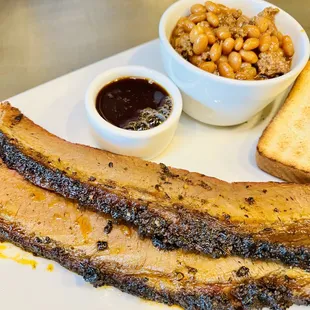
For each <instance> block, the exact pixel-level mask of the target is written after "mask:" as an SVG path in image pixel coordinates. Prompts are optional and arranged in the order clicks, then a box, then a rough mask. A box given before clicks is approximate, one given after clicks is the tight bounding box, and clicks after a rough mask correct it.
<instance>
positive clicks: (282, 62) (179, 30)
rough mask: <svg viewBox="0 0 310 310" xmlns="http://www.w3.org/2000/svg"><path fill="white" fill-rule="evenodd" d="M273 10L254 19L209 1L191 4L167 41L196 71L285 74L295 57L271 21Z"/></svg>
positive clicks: (251, 75)
mask: <svg viewBox="0 0 310 310" xmlns="http://www.w3.org/2000/svg"><path fill="white" fill-rule="evenodd" d="M278 12H279V10H278V9H275V8H272V7H269V8H266V9H265V10H264V11H263V12H261V13H259V14H258V15H257V16H255V17H253V18H249V17H247V16H245V15H243V14H242V11H241V10H237V9H234V8H229V7H227V6H225V5H223V4H220V3H215V2H213V1H206V2H205V3H197V4H194V5H192V6H191V7H190V12H189V14H188V16H183V17H181V18H180V19H179V20H178V22H177V24H176V26H175V28H174V30H173V32H172V36H171V44H172V46H173V47H174V48H175V50H176V51H177V52H178V53H179V54H181V55H182V57H184V58H185V59H187V60H188V61H190V62H191V63H192V64H193V65H195V66H197V67H199V68H200V69H202V70H204V71H206V72H209V73H213V74H216V75H220V76H223V77H226V78H231V79H239V80H254V79H256V80H260V79H268V78H273V77H276V76H279V75H282V74H285V73H287V72H288V71H289V70H290V67H291V61H292V57H293V56H294V53H295V49H294V44H293V41H292V39H291V37H290V36H288V35H285V34H282V32H281V31H280V30H279V29H278V28H277V27H276V25H275V15H276V14H277V13H278Z"/></svg>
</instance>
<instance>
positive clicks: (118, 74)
mask: <svg viewBox="0 0 310 310" xmlns="http://www.w3.org/2000/svg"><path fill="white" fill-rule="evenodd" d="M129 76H130V77H140V78H147V79H150V80H152V81H154V82H156V83H157V84H159V85H161V86H162V87H163V88H164V89H166V90H167V92H168V93H169V95H170V96H171V98H172V101H173V109H172V112H171V115H170V116H169V117H168V119H167V120H166V121H165V122H163V123H162V124H161V125H159V126H157V127H155V128H152V129H149V130H145V131H130V130H125V129H122V128H119V127H116V126H114V125H112V124H111V123H109V122H107V121H106V120H104V119H103V118H102V117H101V116H100V115H99V113H98V111H97V109H96V98H97V95H98V93H99V91H100V90H101V89H102V88H103V87H104V86H105V85H106V84H109V83H111V82H112V81H114V80H116V79H119V78H122V77H129ZM85 107H86V111H87V116H88V120H89V122H90V124H91V126H92V127H93V129H94V131H95V133H96V137H97V141H98V142H99V144H100V146H101V147H102V148H103V149H105V150H107V151H110V152H113V153H117V154H122V155H131V156H136V157H142V158H145V159H150V158H153V157H155V156H157V155H159V154H160V153H161V152H162V151H163V150H164V149H165V148H166V147H167V146H168V145H169V143H170V142H171V140H172V138H173V136H174V134H175V131H176V129H177V125H178V122H179V119H180V116H181V113H182V96H181V93H180V91H179V90H178V88H177V87H176V86H175V85H174V84H173V83H172V82H171V81H170V80H169V79H168V78H167V77H166V76H165V75H163V74H161V73H159V72H157V71H154V70H151V69H148V68H145V67H139V66H126V67H119V68H115V69H112V70H108V71H105V72H104V73H102V74H100V75H99V76H97V77H96V78H95V79H94V80H93V81H92V82H91V84H90V86H89V88H88V90H87V93H86V98H85Z"/></svg>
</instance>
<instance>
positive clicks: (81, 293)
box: [0, 40, 297, 310]
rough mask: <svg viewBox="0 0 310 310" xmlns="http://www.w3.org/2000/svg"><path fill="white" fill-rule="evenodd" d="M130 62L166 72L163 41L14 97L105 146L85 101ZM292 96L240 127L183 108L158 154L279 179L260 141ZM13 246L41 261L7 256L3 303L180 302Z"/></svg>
mask: <svg viewBox="0 0 310 310" xmlns="http://www.w3.org/2000/svg"><path fill="white" fill-rule="evenodd" d="M128 64H131V65H144V66H147V67H150V68H153V69H156V70H159V71H162V72H164V70H163V66H162V64H161V60H160V53H159V41H158V40H155V41H151V42H149V43H146V44H144V45H141V46H138V47H136V48H134V49H131V50H128V51H126V52H123V53H121V54H118V55H116V56H113V57H111V58H108V59H105V60H102V61H100V62H97V63H95V64H93V65H90V66H88V67H86V68H83V69H80V70H78V71H75V72H73V73H70V74H68V75H66V76H63V77H60V78H58V79H56V80H53V81H51V82H48V83H46V84H43V85H41V86H38V87H36V88H34V89H31V90H29V91H26V92H24V93H22V94H20V95H18V96H15V97H13V98H10V99H9V101H10V102H11V103H12V104H13V105H14V106H16V107H18V108H20V109H21V110H22V111H23V112H24V113H25V114H26V115H27V116H28V117H29V118H31V119H32V120H33V121H35V122H36V123H38V124H39V125H41V126H43V127H44V128H46V129H47V130H49V131H50V132H52V133H54V134H56V135H58V136H60V137H62V138H64V139H67V140H69V141H71V142H79V143H83V144H88V145H91V146H97V145H96V143H95V140H94V139H93V137H92V135H91V132H90V128H89V125H88V123H87V119H86V113H85V111H84V106H83V101H84V95H85V92H86V88H87V86H88V85H89V83H90V82H91V80H92V79H93V78H94V77H95V76H96V75H97V74H99V73H101V72H103V71H104V70H106V69H109V68H112V67H116V66H121V65H128ZM284 98H285V94H283V96H281V98H278V100H277V102H275V103H274V104H272V105H270V106H269V107H268V108H266V109H265V110H264V112H263V113H260V114H259V115H257V116H255V117H254V118H253V119H252V120H251V121H249V122H248V123H246V124H243V125H241V126H238V127H231V128H218V127H210V126H207V125H204V124H201V123H197V122H196V121H194V120H193V119H191V118H190V117H188V116H187V115H183V116H182V118H181V123H180V125H179V128H178V131H177V134H176V136H175V138H174V140H173V142H172V144H171V145H170V146H169V148H168V149H167V150H166V151H165V153H164V154H162V155H161V156H160V157H158V158H156V160H155V161H156V162H164V163H165V164H167V165H171V166H174V167H180V168H185V169H188V170H191V171H198V172H200V173H204V174H207V175H210V176H214V177H217V178H221V179H223V180H227V181H271V180H275V178H273V177H271V176H269V175H267V174H266V173H264V172H262V171H261V170H259V169H258V168H257V166H256V164H255V148H256V144H257V140H258V138H259V136H260V135H261V133H262V131H263V129H264V128H265V127H266V126H267V124H268V122H269V121H270V119H271V118H272V116H273V115H274V113H275V112H276V110H277V108H278V106H279V105H280V104H281V102H283V99H284ZM0 188H1V185H0ZM0 253H1V251H0ZM6 253H7V255H8V256H11V257H12V256H14V255H15V254H16V253H17V254H19V255H21V256H22V257H30V258H32V259H34V260H35V261H37V262H38V267H37V268H36V270H32V268H31V266H28V265H20V264H17V263H16V262H14V261H12V260H10V259H0V309H10V310H15V309H23V310H42V309H44V310H55V309H66V310H70V309H72V310H73V309H74V310H85V309H92V310H99V309H100V310H103V309H104V310H110V309H126V310H140V309H145V310H146V309H147V310H151V309H172V308H169V307H166V306H164V305H160V304H155V303H149V302H145V301H142V300H141V299H138V298H136V297H133V296H130V295H127V294H124V293H121V292H120V291H118V290H116V289H114V288H100V289H94V288H92V287H91V286H90V285H89V284H86V283H85V282H84V281H83V279H82V278H81V277H79V276H77V275H75V274H73V273H71V272H69V271H66V270H65V269H64V268H62V267H60V266H59V265H57V264H55V263H53V265H54V266H55V270H54V271H53V272H48V271H46V268H47V266H48V264H50V263H51V262H50V261H48V260H45V259H40V258H33V257H32V255H31V254H27V253H25V252H22V251H21V250H19V249H17V248H15V247H13V246H10V245H9V251H7V252H6ZM0 256H1V255H0ZM293 308H294V309H296V308H297V307H293ZM293 308H292V309H293Z"/></svg>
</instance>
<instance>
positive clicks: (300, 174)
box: [256, 62, 310, 183]
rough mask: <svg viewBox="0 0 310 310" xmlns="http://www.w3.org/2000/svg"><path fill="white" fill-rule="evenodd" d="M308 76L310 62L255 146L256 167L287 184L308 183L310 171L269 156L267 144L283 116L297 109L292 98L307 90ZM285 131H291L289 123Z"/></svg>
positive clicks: (309, 181) (274, 156) (275, 132)
mask: <svg viewBox="0 0 310 310" xmlns="http://www.w3.org/2000/svg"><path fill="white" fill-rule="evenodd" d="M309 75H310V62H308V64H307V65H306V67H305V68H304V70H303V72H302V73H301V74H300V76H299V77H298V79H297V80H296V83H295V85H294V87H293V88H292V90H291V92H290V94H289V96H288V98H287V99H286V101H285V103H284V104H283V106H282V107H281V109H280V110H279V112H278V113H277V114H276V115H275V116H274V117H273V119H272V121H271V122H270V124H269V125H268V126H267V128H266V129H265V130H264V131H263V133H262V136H261V137H260V139H259V142H258V145H257V152H256V162H257V165H258V167H259V168H261V169H262V170H263V171H265V172H267V173H269V174H271V175H273V176H275V177H278V178H280V179H282V180H285V181H288V182H297V183H310V171H307V170H305V169H302V168H301V167H299V166H300V165H299V163H298V162H295V163H288V162H286V161H284V160H281V159H280V158H278V156H277V154H274V155H272V154H270V152H269V148H270V146H269V145H268V142H269V139H270V137H272V136H273V135H277V131H278V130H279V129H277V124H278V123H279V122H280V121H281V119H282V117H283V114H284V113H286V112H287V111H289V109H291V108H292V107H293V108H294V109H298V105H297V104H298V102H296V101H295V100H294V98H295V97H296V95H297V94H299V92H300V91H302V90H307V89H309V84H308V80H309ZM309 105H310V102H309ZM286 130H291V128H290V124H289V123H288V124H287V129H286ZM279 152H281V150H279Z"/></svg>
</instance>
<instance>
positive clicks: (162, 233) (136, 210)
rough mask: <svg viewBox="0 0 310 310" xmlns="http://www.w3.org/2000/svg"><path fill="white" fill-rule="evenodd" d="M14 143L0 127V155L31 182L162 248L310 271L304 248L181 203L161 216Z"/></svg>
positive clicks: (140, 202) (139, 201) (308, 257)
mask: <svg viewBox="0 0 310 310" xmlns="http://www.w3.org/2000/svg"><path fill="white" fill-rule="evenodd" d="M17 143H18V142H17V141H12V143H11V141H10V140H9V139H8V138H7V137H6V136H5V134H3V133H2V132H1V131H0V157H1V158H2V160H3V162H4V163H5V164H6V165H7V166H8V167H9V168H11V169H14V170H16V171H17V172H19V173H20V174H21V175H22V176H23V177H24V178H25V179H26V180H28V181H30V182H31V183H33V184H35V185H37V186H40V187H42V188H45V189H48V190H51V191H54V192H56V193H58V194H61V195H62V196H64V197H66V198H70V199H74V200H76V201H78V202H79V204H80V205H82V206H85V207H88V208H89V209H91V210H93V211H96V212H98V211H99V212H103V213H106V214H111V215H112V217H113V218H115V219H120V220H125V221H126V222H128V223H131V224H133V225H134V226H136V227H137V228H138V232H139V234H140V236H142V237H149V238H151V239H152V240H153V244H154V245H155V246H156V247H158V248H160V249H162V250H171V249H174V248H183V249H185V250H189V251H194V252H199V253H204V254H207V255H210V256H212V257H213V258H218V257H225V256H227V255H237V256H241V257H245V258H253V259H269V260H275V261H281V262H282V263H284V264H286V265H290V266H297V267H300V268H302V269H305V270H307V271H310V249H309V248H306V247H290V246H287V245H284V244H280V243H272V242H269V241H262V240H256V239H255V238H254V237H253V236H252V235H251V234H241V233H238V232H236V231H234V230H233V229H231V227H230V225H229V222H226V221H220V220H218V219H215V218H213V217H211V216H210V215H206V214H205V213H204V214H202V213H200V212H198V211H188V210H187V209H185V208H184V207H182V205H181V204H180V205H172V206H171V208H170V210H173V211H174V212H175V214H176V216H177V218H178V221H177V223H176V222H175V221H173V222H172V221H171V220H170V219H169V218H166V217H164V216H163V215H162V214H163V213H164V212H162V213H160V211H161V210H160V209H158V210H156V211H155V210H154V208H153V209H151V208H149V207H148V204H147V203H144V202H143V201H142V200H138V201H137V200H136V201H135V200H129V199H127V198H124V197H118V196H117V195H116V194H114V193H113V188H111V186H110V187H109V186H105V187H103V186H100V185H96V184H89V183H83V182H81V181H79V180H78V179H75V178H74V177H69V176H67V175H66V172H65V171H60V170H53V169H52V168H51V167H49V166H45V165H44V164H42V163H40V162H38V161H35V160H33V159H32V158H31V157H30V156H27V155H25V154H24V153H23V149H22V147H20V146H18V144H17ZM25 153H26V152H25ZM38 156H40V154H38ZM167 169H168V168H167ZM173 176H174V177H177V176H175V175H173ZM251 201H252V200H251Z"/></svg>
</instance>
